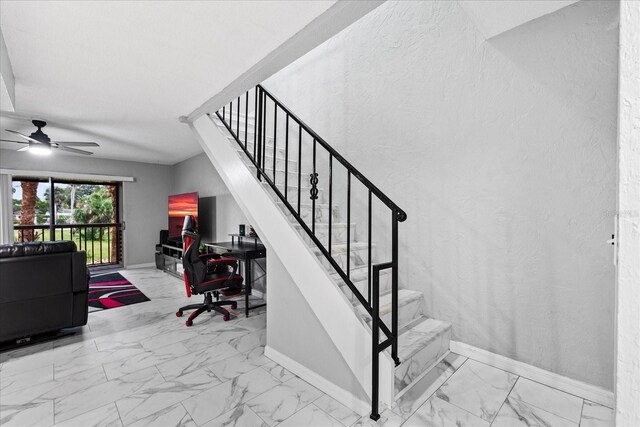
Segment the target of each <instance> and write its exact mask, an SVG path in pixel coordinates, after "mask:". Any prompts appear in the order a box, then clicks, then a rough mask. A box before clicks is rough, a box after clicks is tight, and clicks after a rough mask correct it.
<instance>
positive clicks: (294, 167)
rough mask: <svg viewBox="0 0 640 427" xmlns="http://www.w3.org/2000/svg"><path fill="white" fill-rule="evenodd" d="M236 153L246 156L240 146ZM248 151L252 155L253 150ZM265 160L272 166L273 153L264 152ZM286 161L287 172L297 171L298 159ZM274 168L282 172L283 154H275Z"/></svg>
mask: <svg viewBox="0 0 640 427" xmlns="http://www.w3.org/2000/svg"><path fill="white" fill-rule="evenodd" d="M238 153H240V154H241V155H243V156H245V158H246V155H245V154H244V150H243V149H242V148H238ZM250 153H251V154H252V155H253V151H250ZM246 161H249V160H248V159H247V160H246ZM265 161H266V163H267V165H272V166H273V153H272V154H266V155H265ZM288 163H289V170H288V172H295V173H298V160H291V159H289V161H288ZM276 170H279V171H283V173H284V156H283V157H280V156H276Z"/></svg>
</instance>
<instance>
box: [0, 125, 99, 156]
mask: <svg viewBox="0 0 640 427" xmlns="http://www.w3.org/2000/svg"><path fill="white" fill-rule="evenodd" d="M31 123H33V124H34V126H35V127H37V128H38V130H37V131H35V132H33V133H32V134H31V135H29V136H27V135H25V134H23V133H20V132H17V131H15V130H11V129H5V130H6V131H7V132H11V133H15V134H16V135H19V136H21V137H22V138H24V139H26V141H11V140H8V139H0V141H3V142H14V143H16V144H27V146H26V147H23V148H21V149H19V150H18V151H26V150H28V151H30V152H31V153H34V154H51V149H52V148H56V149H58V150H62V151H68V152H69V153H76V154H86V155H89V154H93V153H92V152H90V151H85V150H79V149H77V148H73V146H76V147H99V146H100V145H98V144H97V143H95V142H67V141H52V140H51V138H49V136H48V135H47V134H46V133H44V132H42V128H43V127H45V126H46V125H47V122H45V121H43V120H32V121H31Z"/></svg>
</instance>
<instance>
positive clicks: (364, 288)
mask: <svg viewBox="0 0 640 427" xmlns="http://www.w3.org/2000/svg"><path fill="white" fill-rule="evenodd" d="M367 271H368V266H367V265H364V266H361V267H357V268H352V269H351V275H350V279H351V282H352V283H353V284H354V286H355V287H356V289H358V291H360V293H361V294H362V296H364V297H365V298H366V297H367V296H368V295H369V277H368V275H367ZM331 277H332V278H333V280H334V281H335V282H336V283H338V284H339V285H340V288H341V289H342V292H344V294H345V295H346V296H347V298H349V300H350V301H351V302H353V303H355V302H356V301H357V298H356V296H355V295H354V294H353V292H351V289H349V287H348V286H347V284H346V283H345V282H344V280H342V277H340V275H339V274H338V273H334V274H332V275H331ZM379 283H380V293H381V294H384V293H387V292H389V291H391V270H382V271H380V282H379Z"/></svg>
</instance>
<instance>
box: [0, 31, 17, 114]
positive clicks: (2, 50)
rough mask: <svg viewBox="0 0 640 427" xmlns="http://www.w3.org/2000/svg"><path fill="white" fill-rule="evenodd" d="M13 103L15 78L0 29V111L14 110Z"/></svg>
mask: <svg viewBox="0 0 640 427" xmlns="http://www.w3.org/2000/svg"><path fill="white" fill-rule="evenodd" d="M15 105H16V80H15V76H14V74H13V67H12V66H11V60H10V58H9V51H8V50H7V45H6V44H5V42H4V36H3V35H2V30H0V109H1V110H2V111H15Z"/></svg>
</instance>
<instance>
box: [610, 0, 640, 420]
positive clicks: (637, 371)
mask: <svg viewBox="0 0 640 427" xmlns="http://www.w3.org/2000/svg"><path fill="white" fill-rule="evenodd" d="M618 72H619V80H618V82H619V84H618V187H617V193H618V194H617V196H618V206H617V224H618V229H617V233H616V238H615V243H616V256H617V267H616V331H615V334H616V352H615V357H616V361H615V369H616V371H615V414H616V425H618V426H640V2H638V1H636V0H621V2H620V44H619V70H618Z"/></svg>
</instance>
